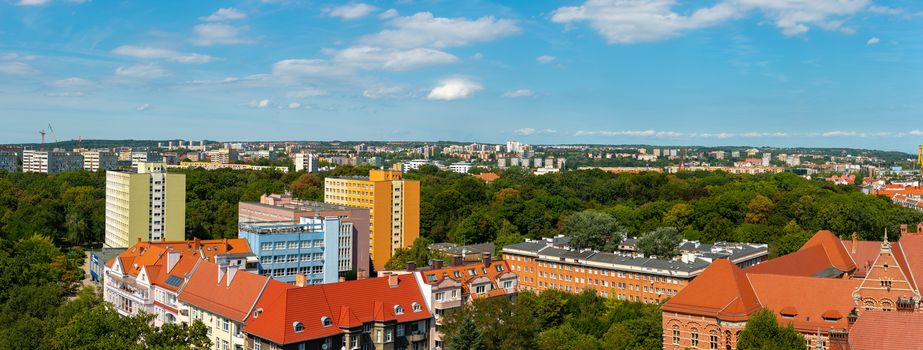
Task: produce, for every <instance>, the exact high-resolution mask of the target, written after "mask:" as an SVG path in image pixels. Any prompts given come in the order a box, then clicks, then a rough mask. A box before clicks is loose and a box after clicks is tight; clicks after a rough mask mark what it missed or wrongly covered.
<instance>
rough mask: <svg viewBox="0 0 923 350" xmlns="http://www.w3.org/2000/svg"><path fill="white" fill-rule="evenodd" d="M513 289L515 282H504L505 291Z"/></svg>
mask: <svg viewBox="0 0 923 350" xmlns="http://www.w3.org/2000/svg"><path fill="white" fill-rule="evenodd" d="M511 288H513V281H503V289H511Z"/></svg>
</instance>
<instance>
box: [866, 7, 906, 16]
mask: <svg viewBox="0 0 923 350" xmlns="http://www.w3.org/2000/svg"><path fill="white" fill-rule="evenodd" d="M869 12H871V13H877V14H879V15H900V14H903V13H904V10H902V9H899V8H894V7H887V6H879V5H872V6H869Z"/></svg>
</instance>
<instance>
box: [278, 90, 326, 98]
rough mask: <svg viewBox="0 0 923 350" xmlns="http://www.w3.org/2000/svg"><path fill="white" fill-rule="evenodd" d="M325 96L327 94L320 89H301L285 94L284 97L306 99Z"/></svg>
mask: <svg viewBox="0 0 923 350" xmlns="http://www.w3.org/2000/svg"><path fill="white" fill-rule="evenodd" d="M326 94H327V92H326V91H324V90H321V89H315V88H307V89H301V90H297V91H290V92H288V93H286V94H285V96H286V97H291V98H308V97H317V96H324V95H326Z"/></svg>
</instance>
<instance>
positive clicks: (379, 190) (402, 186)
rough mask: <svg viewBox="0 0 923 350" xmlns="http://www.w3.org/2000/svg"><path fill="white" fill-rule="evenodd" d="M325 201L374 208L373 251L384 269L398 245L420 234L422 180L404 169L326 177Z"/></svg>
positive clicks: (375, 262)
mask: <svg viewBox="0 0 923 350" xmlns="http://www.w3.org/2000/svg"><path fill="white" fill-rule="evenodd" d="M324 201H325V202H327V203H332V204H340V205H349V206H355V207H360V208H367V209H371V211H372V212H371V215H370V220H369V221H370V225H371V231H372V232H371V237H370V238H369V245H370V247H369V248H370V253H371V254H370V255H371V258H372V262H373V265H374V266H375V269H376V270H381V269H382V268H383V267H384V266H385V263H387V262H388V260H390V259H391V256H392V255H393V254H394V252H395V251H396V250H397V249H398V248H408V247H410V246H411V245H413V242H414V241H415V240H416V239H417V237H419V236H420V182H419V181H414V180H403V179H402V178H401V172H400V171H394V170H372V171H370V172H369V176H368V177H358V176H357V177H337V178H334V177H328V178H326V179H324Z"/></svg>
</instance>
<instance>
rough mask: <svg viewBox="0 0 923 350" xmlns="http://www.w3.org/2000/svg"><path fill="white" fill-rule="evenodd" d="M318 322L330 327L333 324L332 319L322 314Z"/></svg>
mask: <svg viewBox="0 0 923 350" xmlns="http://www.w3.org/2000/svg"><path fill="white" fill-rule="evenodd" d="M320 323H321V325H323V326H324V327H330V326H332V325H333V320H331V319H330V317H327V316H324V317H321V318H320Z"/></svg>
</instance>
